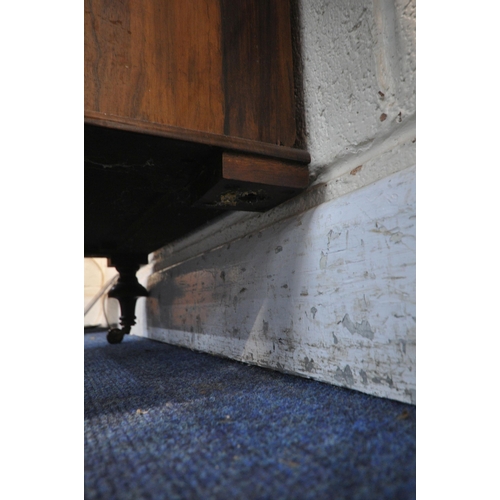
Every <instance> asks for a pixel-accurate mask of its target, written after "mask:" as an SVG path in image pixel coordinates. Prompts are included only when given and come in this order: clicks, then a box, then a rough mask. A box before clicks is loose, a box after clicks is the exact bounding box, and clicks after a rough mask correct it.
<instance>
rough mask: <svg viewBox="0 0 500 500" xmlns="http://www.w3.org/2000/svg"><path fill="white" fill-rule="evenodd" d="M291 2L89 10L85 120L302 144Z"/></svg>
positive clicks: (100, 0) (135, 4)
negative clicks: (297, 125)
mask: <svg viewBox="0 0 500 500" xmlns="http://www.w3.org/2000/svg"><path fill="white" fill-rule="evenodd" d="M288 9H289V6H288V2H287V1H283V0H280V1H263V0H257V1H256V0H239V1H237V2H235V1H227V0H197V1H195V0H168V1H166V0H128V1H123V0H108V1H104V0H85V111H86V113H94V114H95V113H101V114H102V116H103V118H104V117H106V116H119V117H123V118H131V119H135V120H142V121H147V122H152V123H158V124H163V125H169V126H174V127H180V128H184V129H189V130H197V131H204V132H209V133H213V134H224V135H228V136H232V137H241V138H246V139H251V140H254V141H261V142H267V143H271V144H278V145H285V146H293V144H294V142H295V123H294V95H293V67H292V51H291V27H290V15H289V12H288Z"/></svg>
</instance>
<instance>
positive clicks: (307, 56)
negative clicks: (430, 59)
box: [299, 0, 416, 180]
mask: <svg viewBox="0 0 500 500" xmlns="http://www.w3.org/2000/svg"><path fill="white" fill-rule="evenodd" d="M299 5H300V13H301V15H300V19H301V24H300V31H301V35H300V38H301V40H302V46H303V48H302V58H303V63H302V65H303V69H302V71H303V80H304V84H303V85H304V105H305V117H306V125H305V126H306V131H305V135H306V142H307V148H308V150H309V152H310V153H311V157H312V163H311V166H310V172H311V175H312V178H313V179H316V178H318V177H319V176H320V174H322V173H323V174H324V175H323V177H322V178H321V179H320V180H325V178H326V177H328V176H332V175H336V169H335V167H336V166H337V164H339V163H342V162H343V161H344V160H345V158H346V157H352V156H356V155H357V154H358V153H359V152H364V151H366V150H367V149H369V148H370V146H371V145H373V144H374V143H380V142H383V141H384V140H385V139H386V138H388V137H390V136H391V135H393V134H394V132H395V131H396V130H397V129H398V128H399V127H400V126H401V125H402V124H403V123H412V124H413V128H414V121H415V88H416V72H415V57H416V50H415V16H416V14H415V1H411V0H410V1H408V0H404V1H400V0H373V1H366V0H365V1H359V0H336V1H328V0H308V1H302V2H301V3H300V4H299ZM325 175H326V177H325Z"/></svg>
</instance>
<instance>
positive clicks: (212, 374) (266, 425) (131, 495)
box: [84, 333, 416, 500]
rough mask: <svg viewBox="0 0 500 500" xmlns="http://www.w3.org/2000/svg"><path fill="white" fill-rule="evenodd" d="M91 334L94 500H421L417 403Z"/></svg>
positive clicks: (89, 450)
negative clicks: (417, 478) (417, 475)
mask: <svg viewBox="0 0 500 500" xmlns="http://www.w3.org/2000/svg"><path fill="white" fill-rule="evenodd" d="M84 337H85V498H86V499H89V500H90V499H106V500H113V499H119V500H125V499H133V500H142V499H158V500H160V499H169V500H170V499H172V500H174V499H201V500H209V499H221V500H226V499H245V500H247V499H248V500H250V499H270V500H271V499H272V500H277V499H297V500H307V499H314V500H318V499H339V500H341V499H349V500H356V499H360V500H361V499H369V500H379V499H414V498H415V473H416V466H415V458H416V440H415V425H416V422H415V413H416V408H415V406H412V405H407V404H402V403H398V402H395V401H390V400H385V399H380V398H376V397H372V396H368V395H365V394H361V393H359V392H355V391H350V390H347V389H342V388H338V387H334V386H330V385H328V384H324V383H320V382H315V381H312V380H308V379H304V378H300V377H294V376H291V375H286V374H282V373H278V372H273V371H269V370H265V369H263V368H259V367H255V366H248V365H245V364H242V363H238V362H235V361H231V360H227V359H222V358H218V357H214V356H210V355H207V354H201V353H196V352H192V351H190V350H188V349H183V348H179V347H175V346H170V345H167V344H163V343H159V342H154V341H151V340H147V339H141V338H138V337H133V336H125V339H124V341H123V343H122V344H119V345H108V344H107V342H106V339H105V334H104V333H92V334H87V335H85V336H84Z"/></svg>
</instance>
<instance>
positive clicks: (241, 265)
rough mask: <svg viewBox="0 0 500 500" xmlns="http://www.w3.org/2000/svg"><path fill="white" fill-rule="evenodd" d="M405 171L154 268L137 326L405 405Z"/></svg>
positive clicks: (411, 247)
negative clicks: (144, 324) (143, 322)
mask: <svg viewBox="0 0 500 500" xmlns="http://www.w3.org/2000/svg"><path fill="white" fill-rule="evenodd" d="M414 180H415V169H414V168H410V169H406V170H404V171H403V172H399V173H396V174H393V175H392V176H390V177H387V178H385V179H382V180H380V181H378V182H377V183H375V184H372V185H370V186H367V187H365V188H363V189H360V190H357V191H354V192H352V193H350V194H349V195H347V196H344V197H342V198H340V199H337V200H331V201H329V202H326V203H323V204H322V205H320V206H319V207H315V208H313V209H310V210H308V211H306V212H305V213H302V214H301V215H300V220H301V222H302V224H301V225H300V226H297V218H296V217H292V218H289V219H287V220H284V221H280V222H278V223H276V224H273V225H272V226H269V227H267V228H265V229H263V230H260V231H259V232H258V233H251V234H247V235H245V236H244V237H242V238H239V239H238V240H235V241H232V242H231V244H230V245H221V246H218V247H217V248H213V249H210V250H207V252H205V253H204V254H203V255H202V256H198V257H195V258H192V259H190V260H186V261H184V262H181V263H178V264H177V265H173V266H169V267H168V268H167V269H165V270H163V271H160V272H156V273H153V274H152V275H151V276H150V277H149V280H148V288H149V290H150V293H151V296H150V297H149V298H148V300H147V302H146V304H147V333H146V335H147V336H149V337H151V338H154V339H157V340H162V341H165V342H169V343H173V344H178V345H183V346H186V347H189V348H192V349H196V350H201V351H207V352H211V353H215V354H218V355H223V356H228V357H230V358H233V359H239V360H242V361H245V362H248V363H253V364H257V365H260V366H266V367H271V368H274V369H278V370H282V371H285V372H290V373H296V374H300V375H303V376H307V377H311V378H315V379H317V380H322V381H326V382H329V383H332V384H336V385H343V386H347V387H351V388H353V389H357V390H360V391H363V392H369V393H371V394H375V395H379V396H384V397H389V398H393V399H397V400H400V401H406V402H414V400H413V399H411V398H412V397H414V390H415V320H414V318H415V200H414V194H415V190H414ZM387 228H389V229H387ZM395 234H397V235H398V237H397V238H394V235H395ZM258 235H260V236H258ZM412 391H413V392H412ZM410 395H412V396H410Z"/></svg>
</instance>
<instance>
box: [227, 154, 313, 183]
mask: <svg viewBox="0 0 500 500" xmlns="http://www.w3.org/2000/svg"><path fill="white" fill-rule="evenodd" d="M222 176H223V177H224V178H225V179H231V180H235V181H246V182H255V183H261V184H270V185H273V186H282V187H292V188H298V189H305V188H306V187H307V185H308V183H309V173H308V170H307V168H305V167H304V165H300V164H298V163H296V162H286V161H283V160H276V159H274V158H265V157H262V156H254V155H247V154H238V153H227V152H226V153H224V154H223V155H222Z"/></svg>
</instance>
